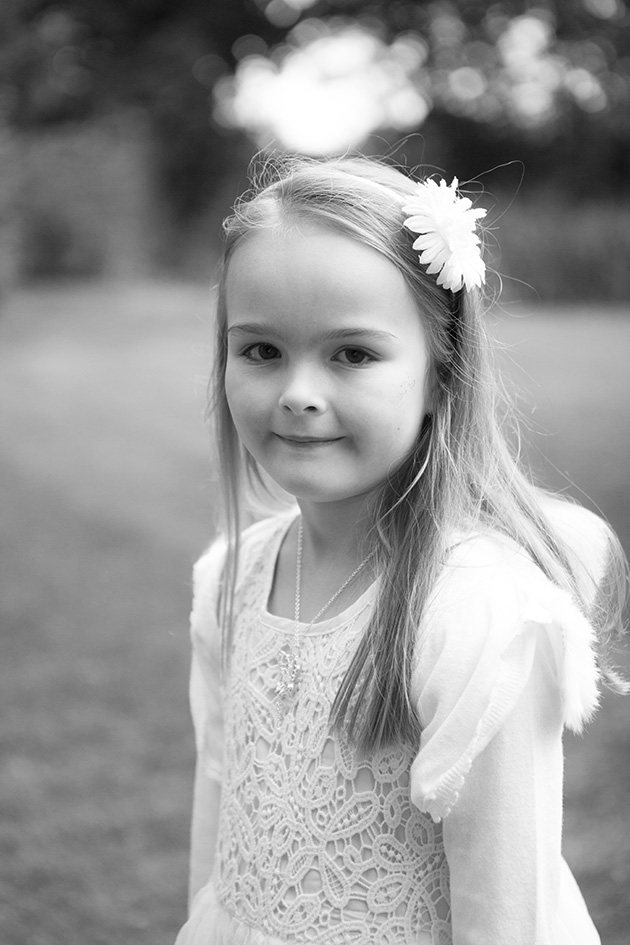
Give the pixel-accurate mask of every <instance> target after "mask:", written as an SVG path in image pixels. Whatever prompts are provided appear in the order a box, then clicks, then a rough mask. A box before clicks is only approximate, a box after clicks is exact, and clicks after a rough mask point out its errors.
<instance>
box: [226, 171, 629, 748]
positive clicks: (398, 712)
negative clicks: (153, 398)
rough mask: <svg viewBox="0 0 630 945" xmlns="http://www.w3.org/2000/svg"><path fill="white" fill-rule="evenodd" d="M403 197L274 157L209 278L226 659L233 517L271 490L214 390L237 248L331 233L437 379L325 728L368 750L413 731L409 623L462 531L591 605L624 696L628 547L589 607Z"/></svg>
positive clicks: (385, 184)
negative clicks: (378, 264)
mask: <svg viewBox="0 0 630 945" xmlns="http://www.w3.org/2000/svg"><path fill="white" fill-rule="evenodd" d="M413 192H414V181H413V180H411V179H410V178H408V177H406V176H405V175H404V174H403V173H401V172H400V171H398V170H396V169H394V168H392V167H389V166H386V165H383V164H381V163H379V162H377V161H374V160H369V159H363V158H338V159H330V160H325V161H316V160H310V159H302V158H299V159H296V158H282V159H277V158H276V159H274V160H270V161H268V162H267V164H266V165H265V166H264V167H263V169H262V173H260V174H259V175H258V176H257V178H256V179H255V180H254V183H253V187H252V190H251V191H250V192H248V193H247V194H245V195H244V196H243V197H242V198H241V199H240V200H239V201H238V202H237V204H236V206H235V209H234V213H233V215H232V216H230V217H228V219H227V220H226V221H225V223H224V231H225V246H224V253H223V259H222V264H221V272H220V278H219V290H218V304H217V322H216V352H215V372H214V379H213V384H214V393H213V400H212V407H213V411H214V414H215V421H216V433H217V440H218V455H219V465H220V474H221V482H222V487H223V498H224V508H225V517H226V523H225V524H226V530H227V534H228V559H227V567H226V592H225V593H224V595H223V598H222V608H221V620H222V624H223V629H224V653H225V654H227V652H228V648H229V642H230V634H231V624H232V617H233V614H232V610H233V601H234V587H235V582H236V573H237V567H238V552H239V533H240V529H241V511H242V509H243V508H244V506H245V503H246V502H247V498H248V496H250V497H251V496H252V495H257V496H258V497H259V498H260V495H261V494H264V493H265V492H266V491H267V492H269V493H272V492H273V489H272V488H271V489H270V488H269V484H268V481H267V480H266V477H265V474H264V473H263V472H262V471H261V470H260V469H259V467H258V465H257V463H256V461H255V460H254V459H253V457H252V456H251V455H250V454H249V453H248V452H247V451H246V450H245V449H244V448H243V446H242V445H241V443H240V441H239V438H238V435H237V433H236V429H235V427H234V424H233V421H232V417H231V415H230V411H229V408H228V404H227V400H226V394H225V383H224V379H225V369H226V358H227V311H226V278H227V274H228V271H229V265H230V260H231V258H232V254H233V252H234V250H235V248H236V247H237V246H238V245H239V243H240V242H241V240H243V239H245V238H246V237H247V236H248V234H251V233H252V232H255V231H257V230H261V229H269V228H275V227H284V226H289V225H293V224H295V223H299V222H300V221H304V222H311V223H316V224H318V225H319V226H322V227H327V228H329V229H330V230H332V231H334V232H335V233H340V234H342V235H345V236H348V237H350V238H351V239H354V240H357V241H358V242H360V243H363V244H364V245H366V246H369V247H372V248H373V249H375V250H376V251H378V252H379V253H381V254H382V255H383V256H385V257H386V258H387V259H388V260H389V261H390V262H391V263H393V265H395V266H396V268H397V269H398V270H399V271H400V272H401V273H402V275H403V276H404V278H405V280H406V282H407V285H408V286H409V288H410V290H411V292H412V293H413V297H414V300H415V302H416V305H417V309H418V315H419V317H420V318H422V320H423V325H424V329H425V333H426V337H427V339H428V346H429V354H430V364H431V367H430V371H431V373H432V376H431V378H430V381H431V385H432V403H431V413H430V415H428V416H427V417H426V418H425V421H424V423H423V425H422V428H421V430H420V431H419V433H418V437H417V441H416V443H415V446H414V449H413V450H412V452H411V454H410V455H409V456H408V457H407V458H406V460H405V461H404V462H403V463H402V464H401V465H400V467H399V468H398V469H396V470H395V471H394V472H393V474H392V475H391V476H390V477H389V479H388V480H387V481H386V482H385V483H384V484H383V485H382V487H381V488H380V489H379V490H378V491H377V493H376V494H375V495H374V496H373V497H372V501H371V506H370V510H369V514H370V524H371V530H370V533H369V543H370V550H371V551H372V553H373V555H374V562H375V567H376V571H377V573H378V574H379V577H380V581H379V591H378V595H377V600H376V604H375V607H374V611H373V613H372V616H371V618H370V620H369V622H368V625H367V627H366V630H365V632H364V634H363V636H362V639H361V642H360V644H359V646H358V649H357V651H356V653H355V656H354V658H353V660H352V662H351V664H350V666H349V668H348V670H347V672H346V674H345V676H344V678H343V680H342V682H341V685H340V688H339V691H338V693H337V696H336V699H335V702H334V704H333V707H332V721H333V723H334V724H335V725H336V726H338V727H340V728H343V729H345V731H346V732H347V733H348V736H349V737H350V738H351V739H352V740H353V742H354V743H355V744H356V745H357V747H358V748H359V749H360V750H362V751H364V752H369V751H371V750H373V749H375V748H378V747H383V746H385V745H388V744H391V743H393V742H395V741H397V740H401V739H407V738H414V737H417V735H418V732H419V720H418V718H417V715H416V712H415V710H414V707H413V705H412V700H411V696H410V688H411V669H412V662H413V655H414V647H415V645H416V641H417V636H418V627H419V626H420V621H421V618H422V615H423V612H424V611H425V608H426V604H427V600H428V598H429V595H430V594H431V591H432V589H433V587H434V585H435V582H436V580H437V577H438V575H439V573H440V571H441V569H442V568H443V566H444V563H445V560H446V557H447V552H448V543H449V541H450V540H452V536H453V534H454V533H455V531H461V530H462V529H464V530H465V531H466V530H469V531H470V532H474V531H476V530H479V529H482V530H484V531H487V530H491V531H493V532H494V533H497V532H498V533H501V534H503V535H505V536H508V537H509V538H511V539H513V540H514V541H515V542H516V543H517V544H518V545H519V547H521V548H522V549H524V550H525V551H526V552H527V553H528V554H529V556H530V557H531V559H532V560H533V561H534V562H535V563H536V564H537V565H538V566H539V567H540V569H541V570H542V571H543V572H544V574H545V575H547V577H548V578H549V579H550V580H551V581H553V582H554V583H555V584H556V585H557V586H559V587H561V588H563V589H565V590H566V591H568V592H569V593H570V594H571V596H572V597H573V599H574V600H575V601H576V603H577V604H578V606H581V607H582V609H583V610H585V611H586V610H590V611H591V612H590V613H589V617H590V618H591V620H592V621H593V622H594V623H595V624H596V625H597V629H598V636H599V652H598V659H599V669H600V673H601V675H602V678H604V679H605V680H607V681H608V682H609V684H610V685H611V686H613V687H616V688H618V689H623V688H624V687H623V682H622V681H621V680H620V679H619V677H618V676H617V675H616V673H615V671H614V668H613V666H612V662H611V657H610V642H611V640H612V639H613V637H614V636H616V635H617V634H618V633H619V632H621V610H622V599H621V597H622V595H621V590H622V588H623V586H624V581H623V578H624V575H625V570H624V562H625V559H624V556H623V552H622V551H621V548H620V546H619V543H618V541H617V540H616V537H615V536H614V533H612V531H611V533H610V541H609V563H608V564H609V566H608V568H607V575H608V577H607V581H608V584H609V585H610V588H609V589H610V590H613V591H615V590H616V591H617V593H607V594H606V595H603V594H602V595H600V596H599V598H598V604H597V606H596V607H595V608H593V607H592V606H591V604H592V598H593V596H594V591H595V588H594V583H595V578H594V577H592V576H589V575H588V574H587V573H586V572H585V571H584V569H583V568H582V569H581V568H580V566H579V563H578V562H576V561H575V559H574V557H572V553H571V550H570V549H569V548H568V547H566V546H565V544H564V542H563V539H562V537H561V535H560V534H559V532H558V531H557V529H556V527H555V526H554V524H553V520H552V516H549V515H548V514H547V511H546V508H547V501H546V499H547V498H548V496H547V494H546V493H544V492H543V491H542V490H540V489H538V488H537V487H536V486H534V484H533V483H532V482H531V481H530V480H529V478H528V477H527V475H526V474H525V473H524V471H522V470H521V468H520V467H519V463H518V459H517V455H516V452H517V451H516V450H515V448H514V444H515V442H516V441H515V440H514V436H512V435H510V433H509V430H510V429H513V430H515V426H514V422H512V420H511V418H512V417H513V413H512V411H511V410H510V408H509V398H508V397H507V396H506V393H505V390H504V388H503V385H502V382H501V379H500V373H499V372H498V370H497V369H496V366H495V365H494V363H493V351H492V346H491V344H490V342H489V339H488V337H487V335H486V330H485V325H484V318H483V315H484V299H483V297H482V295H481V294H480V293H479V292H477V291H476V290H473V291H467V290H462V291H460V292H457V293H452V292H450V291H446V290H444V289H442V288H441V287H439V286H438V285H437V283H436V281H435V279H434V278H433V277H432V276H429V275H428V274H427V273H426V271H425V269H424V268H423V267H422V266H421V265H420V264H419V262H418V257H417V253H416V252H415V251H414V250H413V249H412V245H411V244H412V242H413V240H412V238H410V234H409V233H408V232H406V231H405V229H404V227H403V226H402V220H403V213H402V210H401V203H402V201H401V198H405V197H407V196H409V195H410V194H412V193H413ZM558 501H560V500H559V499H558ZM589 584H590V586H588V585H589ZM225 659H227V656H226V657H225Z"/></svg>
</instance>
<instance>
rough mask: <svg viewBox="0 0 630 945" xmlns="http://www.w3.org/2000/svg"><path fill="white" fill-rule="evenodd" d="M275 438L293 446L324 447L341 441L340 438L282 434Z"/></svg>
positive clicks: (277, 434)
mask: <svg viewBox="0 0 630 945" xmlns="http://www.w3.org/2000/svg"><path fill="white" fill-rule="evenodd" d="M275 436H277V437H278V439H280V440H283V442H285V443H291V445H293V446H323V445H325V444H326V443H336V442H337V441H338V440H340V439H341V437H340V436H329V437H323V436H291V435H287V434H282V433H276V434H275Z"/></svg>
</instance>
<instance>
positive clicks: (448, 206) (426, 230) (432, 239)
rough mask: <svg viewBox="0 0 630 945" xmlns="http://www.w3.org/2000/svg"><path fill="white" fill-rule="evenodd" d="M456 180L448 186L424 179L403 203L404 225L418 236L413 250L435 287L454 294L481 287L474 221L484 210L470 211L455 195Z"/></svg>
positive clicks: (482, 271)
mask: <svg viewBox="0 0 630 945" xmlns="http://www.w3.org/2000/svg"><path fill="white" fill-rule="evenodd" d="M458 184H459V182H458V180H457V178H456V177H454V178H453V180H452V182H451V183H450V184H447V183H446V181H445V180H441V181H440V183H439V184H438V183H436V181H434V180H431V179H429V180H426V181H422V182H421V183H417V184H416V193H415V194H414V195H413V196H411V197H409V198H407V199H406V200H405V202H404V204H403V208H402V209H403V213H405V214H409V216H408V217H407V219H406V220H405V221H404V225H405V226H406V227H407V229H408V230H411V232H412V233H418V234H419V236H418V239H417V240H415V241H414V243H413V248H414V249H416V250H418V251H419V252H420V255H419V259H420V262H421V263H422V265H423V266H426V267H427V272H428V273H429V274H430V275H435V273H437V274H438V275H437V284H438V285H441V286H444V288H445V289H450V290H451V292H458V291H459V289H461V288H462V287H463V286H465V287H466V288H467V289H471V288H472V287H473V286H480V285H483V284H484V282H485V280H486V267H485V265H484V262H483V259H482V258H481V251H480V249H479V245H480V240H479V236H478V235H477V220H480V219H481V217H485V215H486V211H485V210H472V209H471V207H472V201H471V200H469V199H468V197H460V196H459V194H458V193H457V187H458Z"/></svg>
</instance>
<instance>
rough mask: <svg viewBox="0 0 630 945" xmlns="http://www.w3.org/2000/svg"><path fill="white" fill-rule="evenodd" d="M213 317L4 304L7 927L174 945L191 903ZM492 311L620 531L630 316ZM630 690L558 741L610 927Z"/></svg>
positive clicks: (156, 297) (605, 931)
mask: <svg viewBox="0 0 630 945" xmlns="http://www.w3.org/2000/svg"><path fill="white" fill-rule="evenodd" d="M210 322H211V304H210V297H209V293H208V291H207V290H205V289H203V288H199V287H195V286H188V285H176V284H164V285H159V284H150V285H141V286H115V285H109V284H99V285H91V286H74V287H59V286H56V287H47V288H41V289H33V290H24V291H21V292H19V293H17V294H15V295H14V296H13V297H12V298H10V299H8V300H7V301H6V302H5V305H4V309H3V311H1V312H0V416H1V436H0V466H1V474H2V483H3V488H2V491H1V492H0V514H1V521H2V526H3V538H4V542H3V546H4V548H5V555H4V559H3V562H2V569H1V571H0V601H1V604H0V608H1V609H0V619H1V621H2V623H1V631H2V647H3V655H2V659H1V660H0V699H1V701H2V711H1V713H0V740H1V747H2V779H1V785H2V786H1V788H0V804H1V805H2V822H1V825H0V852H1V856H0V901H1V902H2V908H1V909H0V941H1V942H2V943H3V945H86V943H89V945H130V943H133V945H169V943H172V941H173V939H174V936H175V934H176V931H177V929H178V927H179V926H180V925H181V923H182V921H183V919H184V911H185V887H186V863H187V842H188V819H189V808H190V789H191V776H192V764H193V744H192V733H191V729H190V724H189V720H188V712H187V701H186V700H187V694H186V686H187V670H188V628H187V620H188V611H189V606H190V568H191V565H192V562H193V560H194V559H195V557H196V556H197V555H198V553H199V552H200V550H201V549H202V548H203V546H204V544H205V543H206V541H207V540H208V539H209V538H210V537H211V534H212V529H213V515H214V512H213V503H212V497H213V483H212V478H211V475H210V473H209V466H208V454H209V447H208V443H207V437H206V433H205V430H204V427H203V420H202V415H203V410H204V402H205V384H206V374H207V368H208V360H209V344H210V337H211V330H210ZM497 330H498V332H499V334H500V336H501V338H502V340H503V341H504V342H505V343H506V345H507V346H508V349H509V355H508V357H507V359H508V364H509V370H510V372H511V373H512V375H513V377H514V379H515V380H516V383H517V385H518V387H519V388H520V389H521V391H522V394H523V403H522V406H523V408H524V412H525V414H526V417H527V418H528V421H529V422H530V424H531V426H532V427H533V428H534V429H536V430H537V431H539V433H540V435H537V436H536V439H537V441H538V443H539V446H540V448H541V449H542V450H543V451H544V453H545V455H546V456H547V457H548V460H543V459H542V458H541V457H539V456H538V454H537V453H536V452H532V454H531V455H532V462H533V463H534V465H535V466H537V467H538V468H539V469H540V470H541V471H542V472H543V473H544V475H545V477H546V478H547V480H548V481H551V482H553V484H554V485H555V486H558V487H564V484H565V483H564V480H563V479H562V477H561V475H560V473H559V472H558V470H560V471H562V472H568V474H569V475H570V476H571V477H572V478H573V479H574V480H575V481H576V482H577V483H579V485H580V487H581V488H582V489H584V491H585V492H586V493H587V494H588V495H589V496H590V502H589V504H591V505H592V504H593V503H596V504H597V505H598V506H599V507H600V508H601V509H602V511H603V512H604V513H605V514H606V515H607V516H608V517H609V518H610V519H611V521H612V522H613V523H614V524H615V526H616V527H617V529H618V531H619V534H620V536H621V538H622V540H623V541H624V543H625V546H626V548H630V509H629V503H628V501H627V491H628V469H630V436H628V433H629V430H628V427H629V421H628V404H629V403H630V373H629V372H628V370H627V352H628V350H630V319H628V318H623V317H622V313H621V312H619V311H611V310H598V309H597V308H596V307H591V308H583V309H577V310H569V309H567V310H562V309H556V310H553V311H541V312H537V313H535V314H532V315H528V316H525V315H523V316H522V317H521V316H518V317H516V316H513V317H510V318H506V317H504V316H501V317H500V318H499V319H498V322H497ZM512 359H513V360H514V363H513V360H512ZM516 362H517V363H518V366H517V364H516ZM534 408H535V409H534ZM549 461H550V462H551V463H552V464H553V466H552V465H550V463H549ZM554 466H555V467H557V469H554ZM569 491H571V492H573V493H574V494H575V495H579V493H578V492H577V491H576V487H570V489H569ZM6 549H10V553H9V554H7V553H6ZM626 665H627V661H626ZM629 708H630V703H628V701H627V700H623V699H621V698H616V697H608V696H606V697H605V699H604V704H603V708H602V711H601V712H600V714H599V716H598V718H597V720H596V721H595V722H594V723H593V725H592V726H591V727H590V730H589V732H588V733H587V736H586V737H585V738H583V739H576V738H572V737H571V738H568V739H567V745H566V747H567V778H566V819H565V853H566V856H567V859H568V860H569V862H570V864H571V866H572V867H573V869H574V871H575V873H576V875H577V877H578V879H579V881H580V884H581V886H582V889H583V891H584V894H585V897H586V899H587V902H588V904H589V907H590V909H591V912H592V914H593V916H594V918H595V920H596V922H597V924H598V926H599V928H600V931H601V933H602V941H603V943H604V945H626V943H627V930H628V928H630V902H629V901H628V897H627V890H628V887H629V884H630V841H629V840H628V823H630V798H629V794H628V789H627V785H628V783H630V726H629V725H628V719H629Z"/></svg>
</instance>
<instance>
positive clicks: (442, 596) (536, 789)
mask: <svg viewBox="0 0 630 945" xmlns="http://www.w3.org/2000/svg"><path fill="white" fill-rule="evenodd" d="M592 645H593V632H592V630H591V627H590V625H589V623H588V621H587V620H586V619H585V617H584V616H583V615H582V613H581V612H580V611H579V610H578V609H577V607H576V606H575V605H574V604H573V602H572V600H571V599H570V597H569V596H568V595H567V594H565V593H564V592H563V591H561V590H559V589H558V588H556V587H555V586H554V585H552V584H551V582H550V581H548V580H547V579H546V578H545V577H544V575H543V574H542V572H541V571H540V570H539V569H538V568H537V567H536V566H535V565H534V564H533V563H532V562H531V561H530V560H529V559H528V558H527V557H526V556H525V555H524V554H523V553H522V552H520V551H519V550H518V549H517V548H516V547H515V546H512V545H511V544H510V543H509V542H507V541H503V540H499V539H489V538H476V539H469V540H468V541H464V542H462V543H461V545H460V546H459V547H458V548H456V549H455V551H454V552H453V553H452V555H451V559H450V561H449V565H448V567H447V568H446V570H445V572H444V575H443V576H442V579H441V581H440V582H439V585H438V587H437V589H436V594H435V595H434V598H433V601H432V603H431V606H430V609H429V612H428V615H427V619H426V621H425V628H424V632H423V637H422V640H421V641H420V646H419V653H418V659H417V665H416V667H415V676H414V686H415V693H414V694H415V698H416V704H417V707H418V712H419V715H420V719H421V722H422V725H423V732H422V737H421V745H420V750H419V752H418V755H417V757H416V758H415V760H414V763H413V765H412V770H411V796H412V800H413V801H414V803H415V804H416V805H417V806H418V807H419V808H420V809H421V810H423V811H426V812H427V813H429V814H430V815H431V817H432V818H433V819H434V820H435V821H439V820H442V821H443V826H442V832H443V840H444V851H445V854H446V859H447V862H448V866H449V873H450V895H451V922H452V932H453V945H479V943H481V942H483V943H485V942H492V943H494V942H497V943H499V942H501V943H503V942H510V945H596V943H598V942H599V938H598V936H597V932H596V931H595V929H594V927H593V925H592V922H591V921H590V919H589V917H588V913H587V911H586V908H585V906H584V902H583V900H582V898H581V896H580V893H579V890H578V889H577V886H575V884H573V886H572V887H571V889H572V892H571V896H570V900H567V897H566V896H563V894H562V890H563V889H564V888H565V887H566V883H564V881H563V877H564V876H565V874H566V873H567V872H568V870H567V867H566V864H564V863H563V860H562V855H561V839H562V767H563V762H562V730H563V728H564V726H565V725H566V726H569V727H570V728H572V729H573V730H574V731H580V729H581V728H582V726H583V724H584V723H585V722H586V721H587V720H588V719H589V718H590V716H591V715H592V713H593V712H594V710H595V708H596V706H597V701H598V688H597V683H598V674H597V669H596V663H595V657H594V653H593V646H592ZM577 915H580V916H582V920H581V921H580V923H579V934H578V936H577V937H576V936H575V935H574V934H573V932H569V931H567V930H568V929H569V928H574V926H575V923H573V922H571V921H569V920H570V919H571V917H572V916H577Z"/></svg>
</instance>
